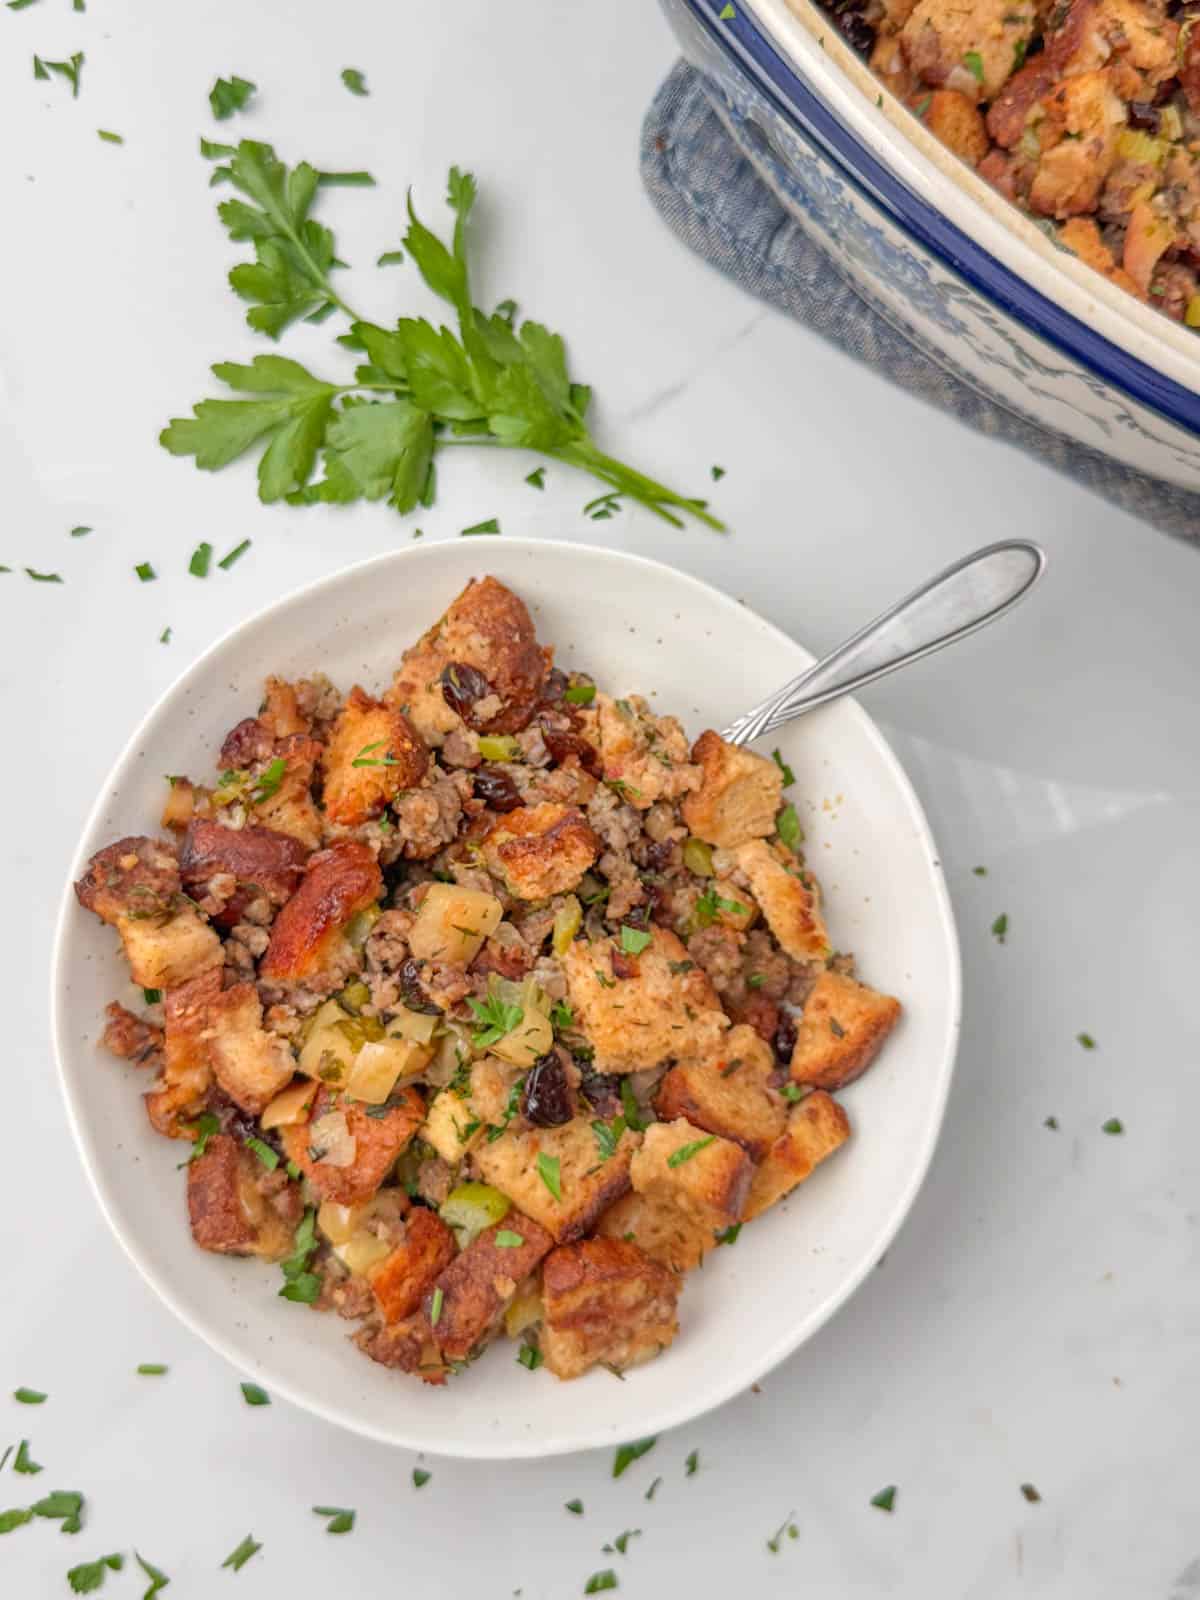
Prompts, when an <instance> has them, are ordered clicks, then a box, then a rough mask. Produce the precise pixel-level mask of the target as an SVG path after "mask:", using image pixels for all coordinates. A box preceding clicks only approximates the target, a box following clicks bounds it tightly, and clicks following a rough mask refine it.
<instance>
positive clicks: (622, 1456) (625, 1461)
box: [612, 1434, 658, 1478]
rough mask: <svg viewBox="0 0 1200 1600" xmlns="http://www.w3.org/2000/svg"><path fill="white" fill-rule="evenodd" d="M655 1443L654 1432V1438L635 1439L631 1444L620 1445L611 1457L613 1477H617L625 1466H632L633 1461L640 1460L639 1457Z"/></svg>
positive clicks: (656, 1439) (656, 1438)
mask: <svg viewBox="0 0 1200 1600" xmlns="http://www.w3.org/2000/svg"><path fill="white" fill-rule="evenodd" d="M657 1443H658V1435H657V1434H655V1436H654V1438H652V1439H636V1440H634V1442H633V1443H632V1444H623V1445H621V1447H620V1449H619V1450H618V1451H617V1453H616V1455H615V1456H614V1457H613V1464H612V1475H613V1477H614V1478H619V1477H620V1476H621V1474H622V1473H623V1472H624V1471H625V1469H626V1467H629V1466H632V1464H633V1463H634V1462H635V1461H638V1460H640V1459H641V1457H642V1456H644V1455H645V1454H646V1453H647V1451H649V1450H653V1449H654V1446H655V1445H656V1444H657Z"/></svg>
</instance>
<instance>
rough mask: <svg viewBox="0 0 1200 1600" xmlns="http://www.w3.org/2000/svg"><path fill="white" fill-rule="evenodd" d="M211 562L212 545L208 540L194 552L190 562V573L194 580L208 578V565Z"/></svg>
mask: <svg viewBox="0 0 1200 1600" xmlns="http://www.w3.org/2000/svg"><path fill="white" fill-rule="evenodd" d="M211 560H212V545H210V544H209V542H208V540H207V539H206V540H204V541H203V543H201V544H198V545H197V546H196V548H195V549H194V550H193V551H192V559H191V560H190V561H189V562H188V571H189V572H190V573H191V575H192V577H193V578H207V577H208V564H209V562H210V561H211Z"/></svg>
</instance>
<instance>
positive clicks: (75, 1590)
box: [67, 1553, 125, 1594]
mask: <svg viewBox="0 0 1200 1600" xmlns="http://www.w3.org/2000/svg"><path fill="white" fill-rule="evenodd" d="M124 1565H125V1557H124V1556H123V1555H121V1554H120V1553H117V1554H115V1555H111V1556H101V1557H100V1559H99V1561H84V1562H82V1563H81V1564H80V1565H79V1566H77V1567H72V1568H71V1570H70V1572H68V1573H67V1582H68V1583H69V1584H70V1586H71V1593H72V1594H92V1593H94V1591H95V1590H97V1589H99V1588H100V1587H101V1585H102V1584H103V1583H104V1580H105V1578H106V1577H107V1576H108V1574H109V1573H110V1572H120V1570H121V1568H122V1567H123V1566H124Z"/></svg>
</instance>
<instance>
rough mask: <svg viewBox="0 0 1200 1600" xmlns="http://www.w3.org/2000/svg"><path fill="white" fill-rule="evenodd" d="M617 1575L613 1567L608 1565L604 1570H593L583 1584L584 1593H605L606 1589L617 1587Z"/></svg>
mask: <svg viewBox="0 0 1200 1600" xmlns="http://www.w3.org/2000/svg"><path fill="white" fill-rule="evenodd" d="M618 1587H619V1585H618V1583H617V1575H616V1573H615V1572H614V1571H613V1569H612V1568H611V1567H606V1568H605V1569H604V1571H603V1572H593V1573H592V1575H591V1577H590V1578H589V1579H588V1581H587V1582H586V1583H585V1584H584V1586H583V1592H584V1594H603V1593H604V1591H605V1590H606V1589H616V1588H618Z"/></svg>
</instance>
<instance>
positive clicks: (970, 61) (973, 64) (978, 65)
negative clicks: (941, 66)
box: [963, 50, 983, 84]
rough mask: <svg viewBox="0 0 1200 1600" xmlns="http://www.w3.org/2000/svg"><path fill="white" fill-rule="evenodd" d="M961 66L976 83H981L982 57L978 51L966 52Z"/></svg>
mask: <svg viewBox="0 0 1200 1600" xmlns="http://www.w3.org/2000/svg"><path fill="white" fill-rule="evenodd" d="M963 66H964V67H966V69H967V71H968V72H969V73H970V74H971V76H972V77H973V78H974V79H975V82H976V83H979V84H981V83H982V82H983V57H982V56H981V55H980V54H979V51H978V50H968V51H967V53H966V55H965V56H964V57H963Z"/></svg>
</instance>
